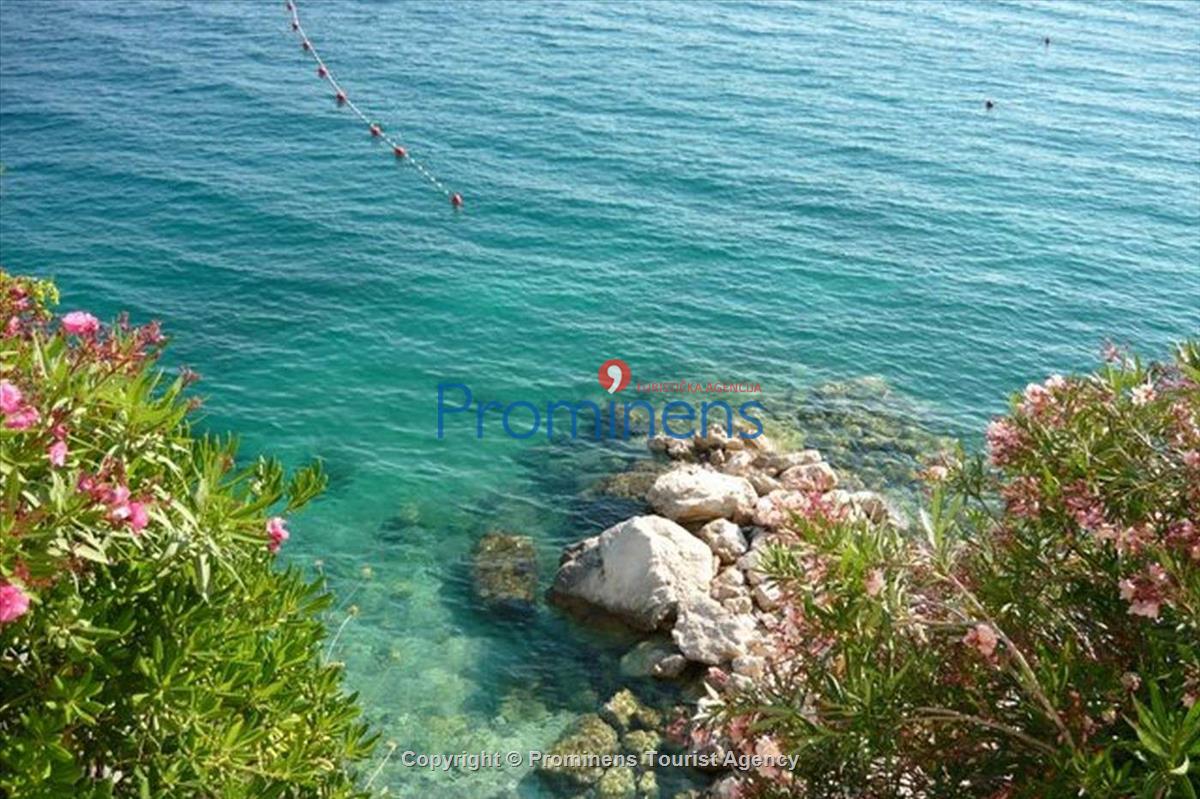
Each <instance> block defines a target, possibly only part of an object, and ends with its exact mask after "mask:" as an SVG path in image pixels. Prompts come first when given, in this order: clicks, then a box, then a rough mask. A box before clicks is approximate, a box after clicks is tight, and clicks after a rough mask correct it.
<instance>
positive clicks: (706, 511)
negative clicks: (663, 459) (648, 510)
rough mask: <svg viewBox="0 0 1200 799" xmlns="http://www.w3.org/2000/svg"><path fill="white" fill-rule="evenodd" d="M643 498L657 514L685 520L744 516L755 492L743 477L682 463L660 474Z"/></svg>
mask: <svg viewBox="0 0 1200 799" xmlns="http://www.w3.org/2000/svg"><path fill="white" fill-rule="evenodd" d="M646 499H647V500H649V502H650V505H651V507H653V508H654V510H655V511H656V512H657V513H659V514H661V515H663V516H666V517H667V518H669V519H674V520H675V521H677V522H684V523H687V522H707V521H709V520H710V519H716V518H718V517H722V516H723V517H725V518H734V517H737V516H743V515H746V514H748V513H749V512H750V510H751V509H752V508H753V507H754V503H755V501H756V500H757V499H758V494H756V493H755V492H754V486H752V485H750V483H749V481H747V480H746V479H745V478H742V477H734V476H732V475H728V474H721V473H720V472H715V471H712V470H711V469H705V468H704V467H702V466H698V465H685V466H679V467H676V468H674V469H672V470H671V471H669V472H666V473H665V474H663V475H661V476H659V478H658V479H657V480H655V481H654V485H653V486H652V487H651V488H650V491H649V492H648V493H647V494H646Z"/></svg>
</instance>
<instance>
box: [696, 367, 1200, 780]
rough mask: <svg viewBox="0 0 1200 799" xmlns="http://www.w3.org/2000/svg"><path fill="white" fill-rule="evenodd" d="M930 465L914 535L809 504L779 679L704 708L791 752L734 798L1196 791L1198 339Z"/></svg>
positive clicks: (781, 577) (1095, 379)
mask: <svg viewBox="0 0 1200 799" xmlns="http://www.w3.org/2000/svg"><path fill="white" fill-rule="evenodd" d="M987 439H988V450H989V457H988V458H986V459H985V457H984V456H982V455H979V456H974V457H970V458H968V457H965V456H964V454H963V453H962V452H961V450H960V451H958V452H956V453H944V454H943V455H942V456H941V457H940V458H939V460H938V461H937V462H935V463H932V464H930V465H929V467H928V469H927V477H928V481H929V488H928V497H927V502H926V503H925V507H924V509H923V510H922V511H921V512H920V519H919V524H918V525H917V528H918V529H917V530H916V531H915V532H916V534H915V535H914V534H913V533H911V532H909V533H905V532H902V531H899V530H896V529H894V528H891V527H886V526H884V527H878V526H871V525H868V524H866V523H864V522H854V521H850V520H847V519H845V518H834V517H827V516H823V515H821V514H808V515H805V516H803V517H797V518H796V519H794V521H793V523H792V529H791V531H790V537H789V538H787V539H785V542H784V543H783V544H782V545H780V546H778V547H776V548H774V549H773V550H772V552H771V554H770V557H769V564H768V571H769V572H770V573H771V575H772V577H773V578H774V579H775V580H777V581H778V582H779V584H780V585H781V586H782V587H783V588H784V590H785V609H786V614H787V616H786V619H787V620H786V623H784V624H782V625H780V627H779V630H778V632H777V638H776V641H775V645H776V654H775V655H774V657H773V659H772V662H771V663H770V671H769V675H768V676H767V677H766V678H765V679H763V680H760V681H758V682H757V685H756V686H755V687H754V688H753V689H752V690H742V691H740V692H734V693H733V694H732V695H731V696H729V697H727V698H722V699H720V700H719V701H717V702H710V703H709V705H710V706H709V707H708V708H706V711H705V712H706V715H707V717H708V720H709V722H710V726H711V727H712V728H713V729H714V730H715V731H716V732H717V733H719V734H721V735H723V736H725V738H726V739H727V740H728V741H729V743H730V744H731V745H733V746H740V747H742V748H747V747H755V746H756V747H758V748H759V749H760V750H761V749H762V748H763V742H764V741H769V742H770V747H771V748H772V749H778V750H780V751H782V752H784V753H787V754H798V755H800V764H799V766H798V767H797V768H796V769H795V770H794V771H793V772H790V773H780V772H778V771H760V772H757V773H754V774H750V775H748V776H747V779H746V781H745V783H744V784H743V785H742V786H740V787H739V790H741V791H742V795H744V796H751V795H756V796H767V797H770V796H805V797H843V796H847V797H848V796H872V797H886V796H927V797H956V796H985V797H996V798H997V799H999V798H1001V797H1005V798H1007V797H1017V796H1029V797H1068V796H1072V797H1073V796H1089V797H1130V796H1139V797H1155V798H1157V797H1173V796H1181V797H1195V796H1196V794H1197V788H1196V786H1197V782H1198V781H1200V701H1198V700H1200V348H1198V347H1197V345H1196V344H1192V343H1189V344H1184V345H1182V346H1180V347H1179V348H1178V351H1177V357H1176V359H1175V362H1174V363H1173V364H1168V365H1159V364H1155V365H1149V366H1144V365H1143V364H1141V363H1140V362H1138V361H1137V360H1136V359H1133V358H1130V357H1128V356H1126V355H1125V354H1124V353H1122V352H1119V351H1117V350H1115V349H1111V348H1110V350H1109V352H1108V363H1106V364H1105V365H1104V366H1103V367H1102V368H1101V369H1099V370H1098V371H1097V372H1096V373H1095V374H1092V375H1088V376H1081V377H1073V378H1063V377H1059V376H1053V377H1051V378H1050V379H1048V380H1047V381H1046V382H1045V383H1042V384H1033V385H1030V386H1029V387H1028V388H1027V389H1026V390H1025V392H1024V393H1023V394H1022V395H1020V396H1018V397H1016V398H1014V400H1013V406H1012V410H1011V412H1010V413H1009V414H1008V415H1007V416H1006V417H1004V418H1002V419H998V420H996V421H994V422H993V423H992V424H991V425H990V426H989V428H988V433H987Z"/></svg>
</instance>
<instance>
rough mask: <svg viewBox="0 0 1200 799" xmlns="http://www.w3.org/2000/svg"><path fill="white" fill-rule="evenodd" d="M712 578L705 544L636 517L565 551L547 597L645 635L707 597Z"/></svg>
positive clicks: (653, 519)
mask: <svg viewBox="0 0 1200 799" xmlns="http://www.w3.org/2000/svg"><path fill="white" fill-rule="evenodd" d="M712 578H713V556H712V551H711V550H709V548H708V546H707V545H706V544H705V543H704V542H703V541H701V540H700V539H698V538H696V537H695V536H694V535H692V534H691V533H689V532H688V531H687V530H685V529H684V528H682V527H680V526H679V525H678V524H676V523H675V522H673V521H671V520H670V519H664V518H662V517H661V516H635V517H633V518H632V519H628V520H626V521H624V522H621V523H620V524H616V525H614V526H612V527H610V528H608V529H607V530H605V531H604V532H603V533H601V534H600V535H598V536H594V537H592V538H589V539H586V540H585V541H583V542H581V543H580V544H577V545H576V546H574V547H571V548H569V549H568V550H567V551H566V553H564V555H563V563H562V565H561V566H560V567H559V570H558V574H557V575H556V576H555V578H554V585H553V587H552V588H551V589H550V595H551V598H552V599H554V600H555V601H557V602H559V603H560V604H564V605H567V606H571V605H577V604H580V603H582V604H584V605H590V606H594V607H596V608H600V609H602V610H604V611H607V612H608V613H610V614H612V615H614V616H616V617H618V618H620V619H621V620H623V621H624V622H625V623H627V624H629V625H630V626H632V627H635V628H637V629H640V630H648V631H649V630H655V629H658V628H660V627H663V626H665V625H666V624H668V623H669V622H670V620H671V619H672V618H673V617H674V616H675V613H676V609H677V608H678V606H679V604H680V602H681V601H683V600H684V599H686V598H687V597H689V596H691V595H695V594H699V595H707V593H708V585H709V583H710V582H711V581H712Z"/></svg>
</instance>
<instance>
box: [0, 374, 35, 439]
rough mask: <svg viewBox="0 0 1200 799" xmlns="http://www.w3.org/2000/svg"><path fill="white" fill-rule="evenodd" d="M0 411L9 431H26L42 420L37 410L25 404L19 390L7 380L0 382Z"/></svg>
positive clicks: (23, 396)
mask: <svg viewBox="0 0 1200 799" xmlns="http://www.w3.org/2000/svg"><path fill="white" fill-rule="evenodd" d="M0 411H2V412H3V413H4V426H5V427H7V428H8V429H10V430H28V429H29V428H30V427H33V426H34V425H35V424H37V423H38V421H39V420H40V419H41V418H42V417H41V414H39V413H38V409H37V408H35V407H33V406H32V405H30V404H29V403H27V402H25V395H24V394H22V393H21V389H19V388H17V386H16V385H15V384H13V383H11V382H9V381H8V380H0Z"/></svg>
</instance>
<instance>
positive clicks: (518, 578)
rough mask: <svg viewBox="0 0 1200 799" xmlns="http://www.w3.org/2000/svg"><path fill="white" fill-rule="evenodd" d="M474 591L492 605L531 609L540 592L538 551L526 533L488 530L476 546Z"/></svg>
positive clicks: (489, 605) (511, 608) (501, 607)
mask: <svg viewBox="0 0 1200 799" xmlns="http://www.w3.org/2000/svg"><path fill="white" fill-rule="evenodd" d="M474 577H475V593H476V594H477V595H478V597H479V598H480V599H481V600H482V601H483V603H484V604H485V605H486V606H488V607H489V608H493V609H510V610H528V609H529V608H532V607H533V604H534V602H535V595H536V593H537V551H536V550H535V549H534V546H533V539H532V538H530V537H529V536H524V535H510V534H508V533H499V532H493V533H488V534H487V535H485V536H484V537H483V538H481V539H479V543H478V544H477V545H476V547H475V569H474Z"/></svg>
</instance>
